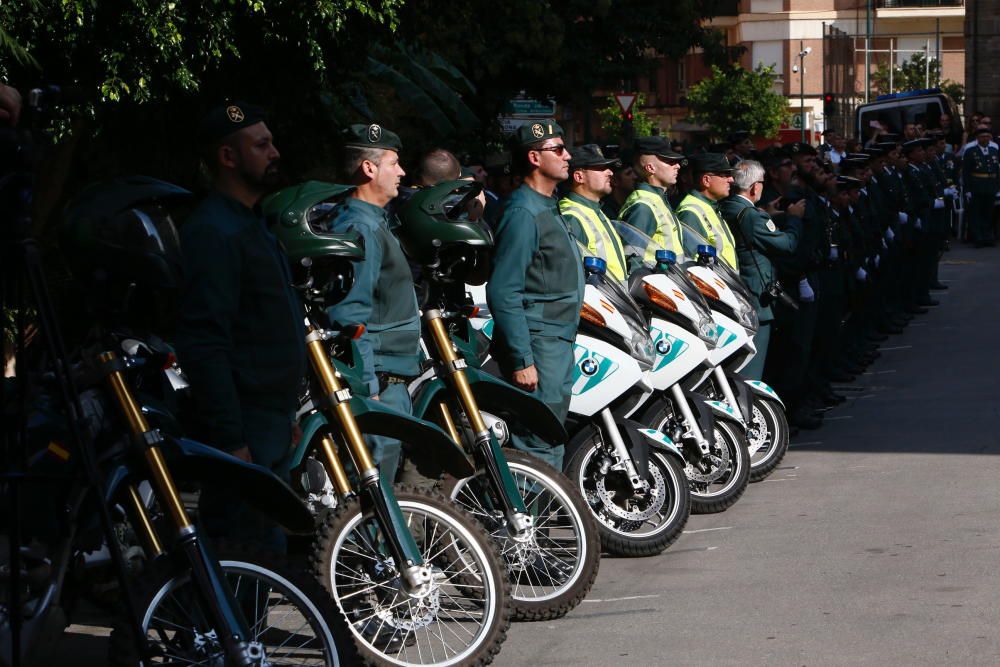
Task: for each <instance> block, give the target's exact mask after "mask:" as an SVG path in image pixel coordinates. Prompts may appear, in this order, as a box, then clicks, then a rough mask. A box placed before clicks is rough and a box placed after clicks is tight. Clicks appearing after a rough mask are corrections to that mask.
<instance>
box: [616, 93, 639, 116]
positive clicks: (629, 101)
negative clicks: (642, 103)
mask: <svg viewBox="0 0 1000 667" xmlns="http://www.w3.org/2000/svg"><path fill="white" fill-rule="evenodd" d="M637 97H638V95H636V94H635V93H618V94H617V95H615V102H618V106H619V108H621V110H622V114H623V115H624V114H627V113H628V112H629V111H631V110H632V105H633V104H635V99H636V98H637Z"/></svg>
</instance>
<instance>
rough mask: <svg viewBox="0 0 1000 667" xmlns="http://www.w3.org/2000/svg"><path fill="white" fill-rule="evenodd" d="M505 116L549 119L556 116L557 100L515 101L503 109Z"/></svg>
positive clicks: (508, 101)
mask: <svg viewBox="0 0 1000 667" xmlns="http://www.w3.org/2000/svg"><path fill="white" fill-rule="evenodd" d="M503 115H505V116H534V117H542V118H547V117H549V116H555V115H556V101H555V100H532V99H514V100H507V104H505V105H504V107H503Z"/></svg>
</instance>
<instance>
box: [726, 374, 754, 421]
mask: <svg viewBox="0 0 1000 667" xmlns="http://www.w3.org/2000/svg"><path fill="white" fill-rule="evenodd" d="M726 380H727V381H728V382H729V388H730V389H732V390H733V395H734V396H736V404H737V406H739V409H740V415H742V417H743V423H744V424H750V423H752V422H753V396H751V394H750V388H749V387H747V386H746V384H744V380H745V378H744V377H743V376H742V375H740V374H739V373H734V372H732V371H730V372H727V373H726Z"/></svg>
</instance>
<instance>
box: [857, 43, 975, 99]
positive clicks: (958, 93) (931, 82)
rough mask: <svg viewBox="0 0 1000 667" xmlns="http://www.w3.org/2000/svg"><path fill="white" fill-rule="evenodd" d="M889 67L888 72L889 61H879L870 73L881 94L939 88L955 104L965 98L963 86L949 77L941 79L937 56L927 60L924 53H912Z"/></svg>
mask: <svg viewBox="0 0 1000 667" xmlns="http://www.w3.org/2000/svg"><path fill="white" fill-rule="evenodd" d="M891 67H892V69H891V74H890V65H889V63H881V64H880V65H879V66H878V69H877V70H876V71H875V73H874V74H873V75H872V84H873V85H874V86H875V89H876V90H878V92H879V93H880V94H882V95H885V94H888V93H900V92H905V91H908V90H921V89H924V88H941V90H943V91H944V92H945V93H947V94H948V96H949V97H951V98H952V99H953V100H954V101H955V104H961V103H962V102H963V101H964V100H965V86H963V85H962V84H960V83H958V82H956V81H952V80H951V79H944V80H942V79H941V61H939V60H938V59H937V58H931V59H930V61H929V62H928V59H927V56H926V55H925V54H923V53H914V54H913V55H912V56H910V58H908V59H907V60H905V61H903V64H902V65H897V64H895V63H893V64H892V66H891ZM890 81H891V85H890Z"/></svg>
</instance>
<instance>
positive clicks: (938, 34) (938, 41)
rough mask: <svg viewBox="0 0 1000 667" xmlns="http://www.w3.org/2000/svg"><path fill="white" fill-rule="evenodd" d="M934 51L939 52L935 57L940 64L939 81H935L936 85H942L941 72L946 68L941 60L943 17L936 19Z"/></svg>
mask: <svg viewBox="0 0 1000 667" xmlns="http://www.w3.org/2000/svg"><path fill="white" fill-rule="evenodd" d="M934 51H935V53H936V54H937V55H935V56H934V57H935V59H936V60H937V64H938V75H937V83H935V84H934V85H935V86H940V85H941V72H942V70H943V69H944V65H943V63H942V62H941V19H934Z"/></svg>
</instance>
